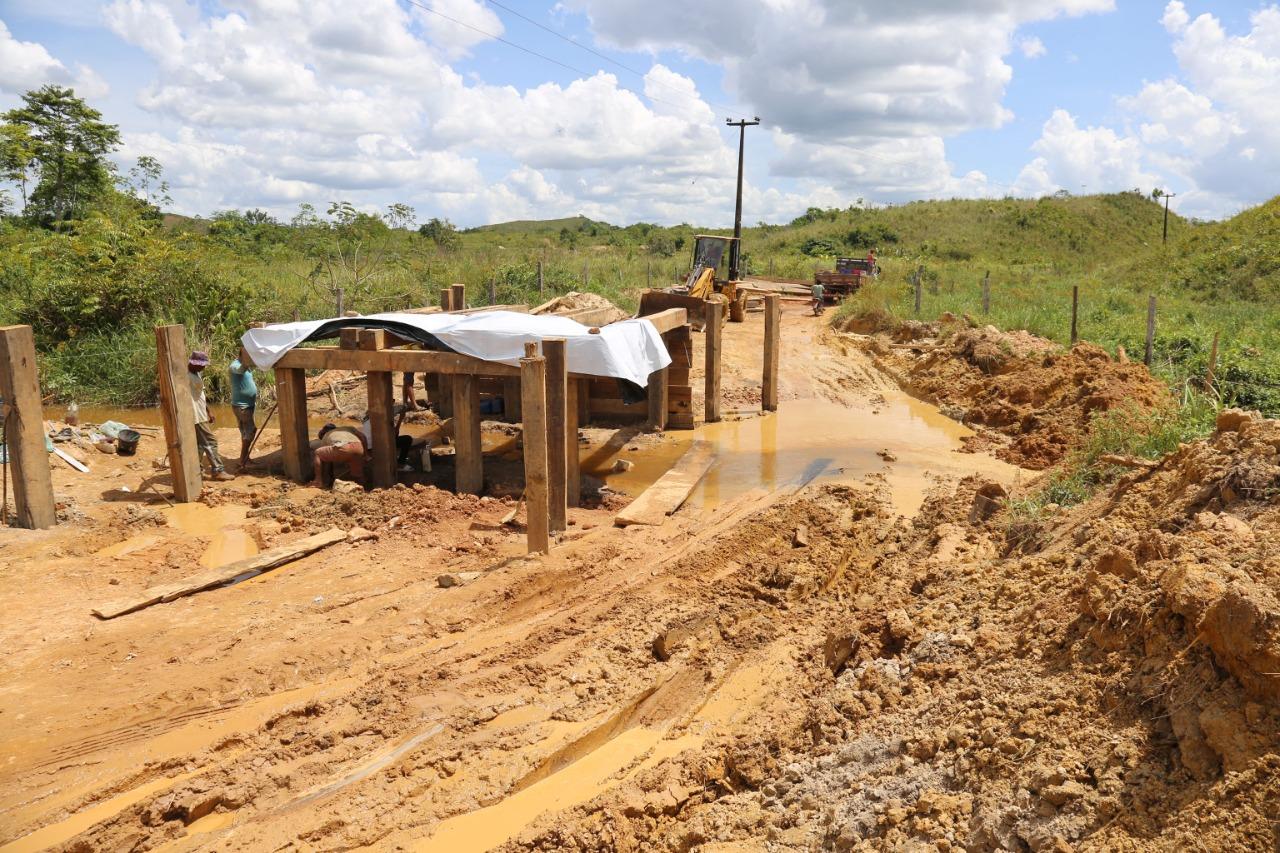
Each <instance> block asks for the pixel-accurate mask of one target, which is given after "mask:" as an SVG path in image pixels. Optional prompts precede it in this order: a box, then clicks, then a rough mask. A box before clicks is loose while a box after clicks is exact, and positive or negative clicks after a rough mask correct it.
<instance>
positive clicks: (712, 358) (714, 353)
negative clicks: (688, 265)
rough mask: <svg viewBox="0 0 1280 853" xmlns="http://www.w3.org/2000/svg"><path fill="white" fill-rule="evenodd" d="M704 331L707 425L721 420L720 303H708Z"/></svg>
mask: <svg viewBox="0 0 1280 853" xmlns="http://www.w3.org/2000/svg"><path fill="white" fill-rule="evenodd" d="M704 316H705V318H706V319H705V323H706V325H705V326H704V331H705V333H706V340H705V341H704V342H703V343H705V344H706V362H705V374H706V390H705V399H704V400H703V408H704V413H705V414H704V417H703V420H705V421H706V422H707V423H709V424H711V423H715V422H716V421H718V420H720V333H721V331H722V329H721V325H720V321H721V311H720V303H719V302H708V303H707V305H706V313H705V315H704Z"/></svg>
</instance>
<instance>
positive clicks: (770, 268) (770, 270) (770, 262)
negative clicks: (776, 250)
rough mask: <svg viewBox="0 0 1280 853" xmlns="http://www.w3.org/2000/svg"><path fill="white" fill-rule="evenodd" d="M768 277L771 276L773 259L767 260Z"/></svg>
mask: <svg viewBox="0 0 1280 853" xmlns="http://www.w3.org/2000/svg"><path fill="white" fill-rule="evenodd" d="M769 275H770V276H772V275H773V258H770V259H769Z"/></svg>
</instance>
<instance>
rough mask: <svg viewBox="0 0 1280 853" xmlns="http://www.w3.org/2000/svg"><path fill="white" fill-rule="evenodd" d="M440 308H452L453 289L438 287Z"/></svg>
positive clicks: (445, 309) (448, 309) (442, 309)
mask: <svg viewBox="0 0 1280 853" xmlns="http://www.w3.org/2000/svg"><path fill="white" fill-rule="evenodd" d="M440 310H441V311H452V310H453V289H452V288H449V287H442V288H440Z"/></svg>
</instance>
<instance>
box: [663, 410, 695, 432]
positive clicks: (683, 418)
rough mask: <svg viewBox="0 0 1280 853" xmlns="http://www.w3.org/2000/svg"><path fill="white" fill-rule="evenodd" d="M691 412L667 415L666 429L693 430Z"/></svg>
mask: <svg viewBox="0 0 1280 853" xmlns="http://www.w3.org/2000/svg"><path fill="white" fill-rule="evenodd" d="M694 426H695V424H694V420H693V413H692V412H671V413H670V414H669V415H667V429H693V428H694Z"/></svg>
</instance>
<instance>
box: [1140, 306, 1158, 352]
mask: <svg viewBox="0 0 1280 853" xmlns="http://www.w3.org/2000/svg"><path fill="white" fill-rule="evenodd" d="M1155 340H1156V295H1155V294H1154V293H1153V294H1151V295H1150V296H1148V297H1147V348H1146V351H1145V352H1144V353H1143V354H1142V363H1143V364H1145V365H1146V366H1147V367H1150V366H1151V348H1152V345H1153V344H1154V343H1155Z"/></svg>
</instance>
